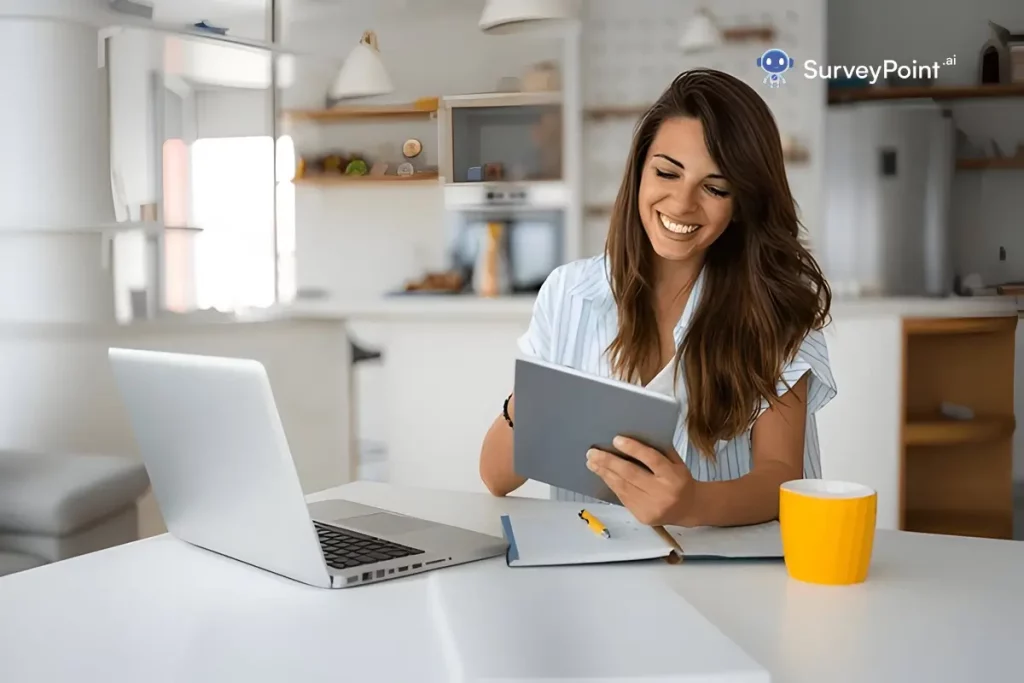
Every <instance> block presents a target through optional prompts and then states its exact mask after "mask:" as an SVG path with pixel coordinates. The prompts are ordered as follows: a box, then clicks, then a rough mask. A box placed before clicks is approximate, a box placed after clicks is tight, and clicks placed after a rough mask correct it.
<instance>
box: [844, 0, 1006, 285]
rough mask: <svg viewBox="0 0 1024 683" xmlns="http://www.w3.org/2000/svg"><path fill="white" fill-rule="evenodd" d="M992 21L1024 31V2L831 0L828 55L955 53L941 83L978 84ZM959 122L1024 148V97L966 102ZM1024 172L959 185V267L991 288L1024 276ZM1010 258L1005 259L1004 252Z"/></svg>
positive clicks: (901, 58) (975, 175)
mask: <svg viewBox="0 0 1024 683" xmlns="http://www.w3.org/2000/svg"><path fill="white" fill-rule="evenodd" d="M988 20H992V21H995V22H996V23H998V24H1001V25H1003V26H1005V27H1006V28H1008V29H1010V30H1011V31H1015V32H1021V31H1024V3H1022V2H1020V0H976V1H975V2H961V1H960V0H932V1H931V2H928V3H927V9H925V5H924V4H923V3H921V2H920V1H919V0H830V2H829V3H828V28H829V36H828V58H829V62H830V63H833V64H878V63H880V62H881V60H883V59H895V60H897V61H898V62H900V63H909V62H910V61H911V60H913V59H917V60H919V61H929V62H930V61H932V60H935V59H939V58H941V57H946V56H949V55H954V54H955V55H956V66H950V67H943V68H942V69H941V70H940V71H939V75H938V82H939V83H943V84H975V83H977V82H978V54H979V51H980V49H981V46H982V44H983V43H984V42H985V41H986V40H988V38H989V29H988ZM953 112H954V120H955V121H956V123H957V126H958V127H959V128H961V129H962V130H963V131H964V132H965V133H966V134H967V135H968V136H969V137H970V138H972V139H974V140H978V141H982V140H985V139H987V138H988V139H994V140H995V142H996V143H997V144H998V145H999V146H1000V147H1001V148H1002V149H1003V150H1004V153H1006V154H1013V151H1014V149H1015V148H1016V146H1017V145H1018V144H1024V100H1022V99H1020V98H1017V99H1016V100H1009V99H1008V100H976V101H961V102H957V103H955V105H954V106H953ZM1022 188H1024V171H1019V170H1014V171H1008V170H985V171H970V172H966V171H959V172H958V173H957V174H956V178H955V180H954V187H953V230H954V263H955V265H956V266H957V267H958V269H959V270H960V272H961V273H964V274H966V273H972V272H975V273H979V274H981V275H982V277H983V278H984V279H985V280H986V281H987V282H990V283H998V282H1005V281H1008V280H1020V279H1022V278H1024V230H1021V216H1022V215H1024V192H1021V189H1022ZM1000 246H1003V247H1005V248H1006V255H1007V259H1006V261H1004V262H1000V261H999V258H998V255H999V247H1000Z"/></svg>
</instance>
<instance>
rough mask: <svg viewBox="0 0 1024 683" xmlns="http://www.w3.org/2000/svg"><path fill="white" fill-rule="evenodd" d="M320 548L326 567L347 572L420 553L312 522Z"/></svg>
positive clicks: (389, 542) (419, 552)
mask: <svg viewBox="0 0 1024 683" xmlns="http://www.w3.org/2000/svg"><path fill="white" fill-rule="evenodd" d="M313 526H315V527H316V533H317V536H319V537H320V547H321V548H323V551H324V559H326V560H327V566H329V567H332V568H334V569H351V568H352V567H361V566H363V565H364V564H373V563H374V562H383V561H385V560H393V559H395V558H398V557H409V556H410V555H422V554H423V551H422V550H417V549H416V548H409V547H406V546H404V545H400V544H398V543H392V542H391V541H385V540H382V539H380V538H374V537H373V536H367V535H366V534H361V533H358V532H356V531H349V530H348V529H339V528H337V527H333V526H327V525H326V524H321V523H320V522H313Z"/></svg>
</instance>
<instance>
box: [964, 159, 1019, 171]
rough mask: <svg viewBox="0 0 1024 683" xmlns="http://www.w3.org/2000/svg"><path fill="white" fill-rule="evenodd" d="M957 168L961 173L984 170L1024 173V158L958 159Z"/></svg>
mask: <svg viewBox="0 0 1024 683" xmlns="http://www.w3.org/2000/svg"><path fill="white" fill-rule="evenodd" d="M956 167H957V168H958V169H960V170H961V171H980V170H984V169H998V170H1012V169H1017V170H1022V171H1024V156H1016V157H990V158H979V159H957V160H956Z"/></svg>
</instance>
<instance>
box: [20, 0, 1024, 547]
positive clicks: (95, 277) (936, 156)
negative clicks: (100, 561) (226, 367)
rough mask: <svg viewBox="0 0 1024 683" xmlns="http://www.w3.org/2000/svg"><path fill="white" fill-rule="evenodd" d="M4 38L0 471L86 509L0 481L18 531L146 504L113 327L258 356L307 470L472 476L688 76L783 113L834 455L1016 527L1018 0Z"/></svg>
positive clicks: (928, 503) (536, 12) (367, 8)
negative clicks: (661, 103)
mask: <svg viewBox="0 0 1024 683" xmlns="http://www.w3.org/2000/svg"><path fill="white" fill-rule="evenodd" d="M769 50H781V51H784V52H785V53H786V56H787V57H788V58H791V59H792V60H793V61H792V66H791V67H790V68H788V69H787V70H786V71H785V72H783V73H782V74H776V75H781V76H782V77H783V78H782V79H781V81H779V82H777V83H776V84H775V85H776V87H772V86H773V84H772V81H771V75H772V73H771V69H768V68H765V67H762V66H761V65H763V64H766V63H767V60H766V59H765V60H762V59H760V58H761V57H762V56H764V55H765V53H766V52H768V51H769ZM0 54H2V56H3V63H4V64H5V65H7V66H6V67H5V68H4V70H3V71H2V73H0V88H2V89H3V91H4V93H5V97H4V102H5V105H4V107H2V108H0V135H2V139H3V141H4V149H5V154H4V155H3V158H2V160H0V169H2V172H0V452H2V453H3V454H4V455H0V479H4V478H5V476H6V475H5V474H4V467H5V462H7V463H8V467H12V466H13V465H12V463H15V462H16V463H19V465H18V467H26V468H28V469H26V470H19V472H20V471H25V472H28V471H31V472H32V474H31V476H32V477H33V480H32V481H33V482H36V485H37V486H38V488H35V489H32V490H33V491H34V492H37V493H38V496H39V497H40V499H44V498H45V499H46V500H47V501H50V503H52V504H54V505H56V504H58V503H60V501H66V500H68V499H69V498H70V497H74V496H79V497H82V496H85V497H90V500H91V499H95V500H96V501H97V502H96V504H95V505H94V508H95V511H94V512H93V513H92V516H91V517H88V516H86V517H88V518H86V517H83V518H82V519H79V520H77V521H75V523H74V524H72V525H71V526H69V527H68V529H70V531H68V530H67V529H65V530H64V531H61V532H52V531H46V530H41V529H37V528H34V527H31V524H29V526H28V527H25V526H24V524H26V523H25V522H24V519H25V513H24V510H23V509H21V508H19V506H22V508H23V507H24V506H25V505H26V503H25V500H26V497H25V496H26V495H27V494H25V495H23V496H22V497H21V498H17V497H16V496H12V495H8V502H7V503H4V502H2V499H3V498H4V493H5V491H4V489H3V488H2V487H0V549H3V548H4V547H5V543H6V544H7V546H8V547H9V548H11V547H13V548H14V550H19V549H20V551H21V552H23V553H27V554H30V555H31V554H33V553H34V554H35V555H38V556H42V557H43V559H44V560H45V559H58V557H57V556H58V555H61V556H63V555H67V554H73V553H75V552H82V551H84V550H88V549H92V548H94V547H98V545H102V544H103V543H107V544H109V543H112V542H120V541H122V540H125V539H126V538H129V537H131V536H132V534H133V533H134V531H133V530H134V529H135V528H136V527H138V529H139V532H138V533H141V534H142V535H150V534H153V533H159V532H161V531H162V530H163V526H162V522H161V520H160V516H159V512H158V510H157V509H156V506H155V504H154V503H153V501H152V499H151V496H150V495H149V494H148V492H147V491H146V484H145V477H144V473H142V474H140V471H139V468H140V467H141V466H140V465H139V464H138V455H137V449H136V446H135V442H134V438H133V437H132V434H131V432H130V429H129V427H128V424H127V418H126V415H125V412H124V409H123V406H122V405H121V403H120V399H119V397H118V396H117V394H116V391H115V388H114V385H113V378H112V376H111V374H110V370H109V367H108V365H107V361H106V349H107V347H108V346H111V345H120V346H133V347H138V348H155V349H165V350H178V351H189V352H196V353H212V354H221V355H231V356H245V357H251V358H257V359H259V360H260V361H262V362H263V363H264V364H265V365H266V366H267V369H268V372H269V374H270V376H271V381H272V383H273V386H274V391H275V395H276V399H277V402H278V407H279V410H280V412H281V415H282V420H283V422H284V425H285V429H286V432H287V433H288V438H289V442H290V446H291V449H292V452H293V456H294V458H295V461H296V465H297V468H298V471H299V475H300V479H301V481H302V485H303V487H304V489H305V490H306V491H307V492H313V491H318V490H322V489H325V488H329V487H332V486H337V485H340V484H343V483H346V482H348V481H352V480H354V479H359V478H362V479H374V480H380V481H391V482H394V483H398V484H409V485H418V486H430V487H437V488H444V489H452V490H471V491H483V490H484V489H483V486H482V484H481V483H480V482H479V479H478V475H477V457H478V454H479V446H480V442H481V439H482V437H483V435H484V433H485V431H486V429H487V428H488V426H489V425H490V423H491V421H492V420H493V419H494V417H495V416H496V415H498V414H499V412H500V410H501V403H502V401H503V400H504V398H505V396H506V395H507V394H508V392H509V391H510V390H511V388H512V384H513V381H512V380H513V362H514V358H515V356H516V353H517V350H516V339H517V337H518V336H519V335H520V334H522V333H523V332H524V331H525V329H526V326H527V324H528V322H529V318H530V314H531V311H532V306H533V299H534V296H535V293H536V291H537V289H538V288H539V286H540V283H541V282H543V280H544V278H545V277H546V275H547V274H548V273H550V271H551V270H552V269H554V268H555V267H557V266H558V265H560V264H562V263H566V262H568V261H571V260H574V259H578V258H583V257H588V256H592V255H596V254H599V253H600V252H601V251H602V249H603V245H604V239H605V235H606V232H607V223H608V212H609V209H610V206H611V203H612V201H613V200H614V196H615V193H616V190H617V187H618V184H619V182H620V180H621V174H622V171H623V166H624V162H625V159H626V155H627V153H628V149H629V141H630V136H631V133H632V129H633V126H634V125H635V123H636V121H637V118H638V116H639V115H640V114H641V113H642V112H643V111H644V110H645V108H646V107H647V106H648V105H649V104H650V103H652V102H653V100H654V99H655V98H656V97H657V96H658V95H659V94H660V92H661V91H662V90H663V89H664V88H665V87H666V86H667V85H668V84H669V83H670V81H671V80H672V78H673V77H674V76H676V75H677V74H678V73H679V72H681V71H683V70H685V69H689V68H694V67H710V68H715V69H721V70H723V71H726V72H729V73H731V74H733V75H735V76H737V77H739V78H742V79H743V80H745V81H746V82H748V83H749V84H751V86H753V87H754V88H756V89H757V90H758V92H759V93H760V94H761V95H762V97H763V98H764V99H765V101H766V102H767V103H768V104H769V106H770V107H771V109H772V111H773V112H774V114H775V116H776V119H777V121H778V125H779V128H780V131H781V135H782V140H781V142H782V145H783V149H784V151H785V154H786V158H787V172H788V174H789V181H790V184H791V187H792V189H793V193H794V195H795V198H796V200H797V202H798V204H799V208H800V213H801V220H802V222H803V224H804V226H805V228H806V239H807V241H808V243H809V244H810V245H811V248H812V249H813V251H814V253H815V254H816V256H817V258H818V259H819V261H820V262H821V264H822V266H823V268H824V269H825V272H826V275H827V276H828V277H829V279H830V282H831V283H832V287H833V290H834V293H835V295H836V299H835V303H834V307H833V323H832V325H831V326H830V328H829V331H828V335H829V336H828V338H829V344H830V347H829V351H830V355H831V358H832V366H833V370H834V374H835V376H836V380H837V382H838V385H839V396H838V397H837V398H836V399H835V400H834V401H833V402H832V403H831V404H830V405H829V406H827V407H826V409H825V410H824V411H823V412H822V414H821V416H820V418H819V430H820V439H821V445H822V452H823V456H822V458H823V469H824V476H826V477H829V478H841V479H851V480H854V481H858V482H860V483H864V484H868V485H870V486H873V487H875V488H876V489H877V490H878V491H879V521H878V523H879V526H880V527H882V528H902V529H910V530H916V531H925V532H934V533H955V534H966V535H977V536H992V537H997V538H1009V537H1011V536H1012V535H1013V533H1014V507H1013V500H1014V482H1015V481H1017V480H1020V481H1024V440H1022V437H1020V436H1019V435H1018V432H1019V431H1020V430H1016V422H1017V416H1018V415H1019V414H1020V410H1021V408H1020V406H1021V404H1022V403H1024V401H1022V400H1021V399H1019V398H1016V399H1015V396H1018V392H1017V390H1016V387H1019V386H1024V385H1022V384H1021V378H1024V371H1022V370H1021V366H1022V361H1024V358H1022V357H1021V354H1020V349H1021V348H1024V346H1022V345H1021V344H1019V343H1018V342H1017V333H1016V325H1017V320H1018V306H1019V304H1020V303H1021V301H1022V300H1021V299H1019V298H1018V294H1021V293H1024V218H1022V217H1024V5H1022V4H1021V3H1020V2H1019V0H979V1H978V2H974V3H960V2H954V1H953V0H941V1H938V0H936V1H935V2H931V3H928V6H927V11H923V9H922V5H921V3H919V2H915V1H913V0H886V1H885V2H882V0H780V1H778V2H771V3H764V2H755V1H754V0H719V1H717V2H715V3H701V2H690V1H683V0H630V2H621V1H616V0H583V1H582V2H580V1H578V0H577V1H572V0H431V1H429V2H423V1H415V0H373V1H371V0H276V1H272V0H135V1H132V0H4V1H3V2H2V3H0ZM808 60H813V61H814V62H815V63H816V65H818V66H821V67H823V68H824V67H829V69H828V71H829V74H828V75H829V76H830V77H829V78H825V77H823V74H821V73H815V74H809V69H808V66H807V64H806V63H807V62H808ZM886 64H890V65H891V66H893V67H902V68H894V69H892V73H887V74H884V75H880V76H876V75H873V73H872V69H877V68H880V67H883V66H884V65H886ZM915 64H916V65H935V64H937V65H938V68H932V69H930V70H923V71H922V70H913V69H911V68H909V67H912V66H914V65H915ZM858 67H859V68H858ZM809 75H813V76H814V77H809ZM5 458H7V460H5ZM1014 461H1016V464H1017V466H1016V479H1015V474H1014V472H1015V470H1014ZM44 462H45V463H46V464H45V466H44V465H42V464H40V463H44ZM26 463H27V464H26ZM89 463H93V464H89ZM244 476H245V473H244V472H240V473H239V477H244ZM8 481H14V480H13V479H11V478H8ZM111 482H116V483H117V486H114V484H112V483H111ZM12 486H14V485H12ZM1018 488H1020V487H1018ZM24 490H27V489H24ZM115 490H116V491H117V493H116V494H115V493H111V492H112V491H115ZM546 492H547V489H546V487H545V486H541V485H538V484H535V483H534V482H530V483H529V484H528V485H527V486H526V487H525V488H524V490H523V491H522V492H521V494H522V495H541V496H543V495H546ZM8 493H9V492H8ZM32 495H33V496H35V495H36V493H33V494H32ZM1019 497H1021V496H1018V498H1019ZM16 498H17V499H16ZM12 501H13V502H12ZM137 501H138V506H136V502H137ZM48 504H49V503H48ZM5 505H6V508H5ZM40 505H41V503H40ZM119 515H121V516H122V517H121V518H123V519H124V520H127V521H126V522H125V524H127V526H125V527H123V529H122V531H118V532H116V533H113V535H107V536H105V537H104V539H105V540H102V541H96V542H93V541H90V542H89V543H91V545H90V544H89V543H87V544H85V545H74V544H70V545H69V544H67V543H64V546H62V547H65V549H64V550H61V551H60V552H59V553H56V554H54V553H49V554H47V553H43V552H42V551H39V550H37V549H36V548H37V546H31V547H29V546H19V545H18V543H16V542H14V541H12V540H11V539H12V538H14V537H15V536H17V535H18V534H22V535H24V534H37V535H40V536H46V534H51V535H54V534H57V535H60V534H67V535H74V534H78V535H80V536H81V535H83V534H85V533H86V532H89V531H90V530H95V528H97V526H99V525H102V524H105V523H107V522H108V521H109V519H112V518H114V517H116V516H119ZM124 515H127V516H124ZM5 520H7V521H5ZM10 520H21V521H10ZM18 524H21V525H22V526H21V527H19V526H18ZM5 525H6V526H5ZM124 529H129V530H128V531H124ZM122 532H123V533H122ZM90 533H91V532H90ZM1017 533H1018V535H1020V536H1024V519H1018V521H1017ZM5 534H6V535H5ZM118 534H120V535H118ZM94 536H95V534H94ZM5 539H6V540H5ZM63 540H66V539H63ZM41 542H42V541H41ZM47 542H49V541H47ZM38 547H42V546H38ZM83 549H84V550H83ZM55 552H56V551H55Z"/></svg>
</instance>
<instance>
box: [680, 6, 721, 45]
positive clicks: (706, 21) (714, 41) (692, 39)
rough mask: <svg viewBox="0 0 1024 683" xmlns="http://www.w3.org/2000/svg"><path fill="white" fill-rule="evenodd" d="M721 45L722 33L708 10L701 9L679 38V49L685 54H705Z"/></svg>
mask: <svg viewBox="0 0 1024 683" xmlns="http://www.w3.org/2000/svg"><path fill="white" fill-rule="evenodd" d="M721 44H722V31H721V29H719V28H718V24H717V23H715V19H714V17H712V16H711V13H710V12H709V11H708V10H706V9H700V10H698V11H697V12H696V13H695V14H694V15H693V17H692V18H691V19H690V20H689V21H688V22H687V23H686V28H684V29H683V34H682V35H681V36H680V37H679V47H680V48H682V50H683V52H690V53H693V52H703V51H705V50H711V49H714V48H716V47H719V46H720V45H721Z"/></svg>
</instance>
